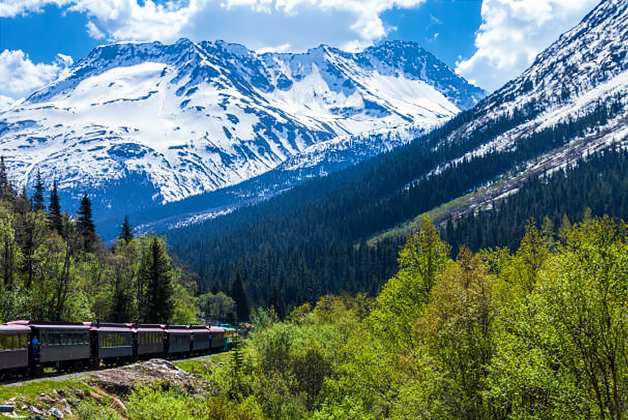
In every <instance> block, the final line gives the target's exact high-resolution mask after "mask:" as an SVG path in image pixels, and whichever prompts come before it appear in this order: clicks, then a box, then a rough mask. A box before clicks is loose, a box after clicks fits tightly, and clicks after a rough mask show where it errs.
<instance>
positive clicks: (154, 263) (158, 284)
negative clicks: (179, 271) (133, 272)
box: [138, 236, 174, 323]
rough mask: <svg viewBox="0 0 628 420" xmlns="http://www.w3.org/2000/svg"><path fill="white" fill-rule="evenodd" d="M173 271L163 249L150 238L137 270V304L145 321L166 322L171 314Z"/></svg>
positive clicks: (172, 306)
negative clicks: (138, 303)
mask: <svg viewBox="0 0 628 420" xmlns="http://www.w3.org/2000/svg"><path fill="white" fill-rule="evenodd" d="M173 283H174V270H173V269H172V264H171V261H170V257H169V256H168V253H167V252H166V246H165V244H164V243H163V241H162V240H161V239H159V238H158V237H157V236H153V237H152V238H150V239H149V242H148V246H147V247H146V248H145V249H144V252H143V253H142V259H141V261H140V267H139V271H138V294H140V296H139V299H138V301H139V302H140V305H139V308H138V309H139V312H140V316H141V317H143V319H142V320H143V321H144V322H148V323H157V322H159V323H165V322H168V321H170V319H171V318H172V315H173V314H174V299H173V298H174V284H173Z"/></svg>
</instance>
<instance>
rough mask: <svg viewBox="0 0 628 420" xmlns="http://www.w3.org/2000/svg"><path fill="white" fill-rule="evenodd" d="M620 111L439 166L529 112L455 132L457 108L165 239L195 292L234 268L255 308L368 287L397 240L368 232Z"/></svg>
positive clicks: (381, 273) (382, 272)
mask: <svg viewBox="0 0 628 420" xmlns="http://www.w3.org/2000/svg"><path fill="white" fill-rule="evenodd" d="M623 110H624V106H623V104H622V101H621V98H619V97H611V98H609V99H608V100H607V101H604V102H600V103H598V104H597V105H596V106H594V107H593V108H592V109H591V111H590V112H589V113H588V114H586V115H581V116H578V117H574V118H572V119H570V120H568V121H566V122H564V123H560V124H556V125H555V126H553V127H548V128H546V129H544V130H542V131H539V132H533V133H531V134H530V135H528V136H527V137H524V138H521V139H520V140H518V141H517V142H516V144H515V147H513V148H511V149H508V150H505V151H495V152H490V153H486V154H485V155H483V156H479V157H476V158H473V159H463V160H462V161H460V162H458V163H456V164H453V165H450V166H443V165H444V164H445V163H446V162H450V161H451V160H452V159H455V158H459V157H461V156H463V155H464V154H465V153H466V152H468V151H470V150H473V149H474V148H476V147H477V146H478V145H480V144H484V143H486V142H488V141H490V140H491V139H493V138H495V137H496V136H498V135H499V134H502V133H504V132H505V131H507V130H509V129H511V128H513V127H516V126H518V125H520V124H521V123H523V122H525V121H527V120H528V118H529V117H530V115H535V113H537V112H538V110H537V109H536V108H535V107H534V105H533V104H529V105H527V106H526V107H525V108H523V109H519V110H515V111H514V112H513V113H512V114H508V115H504V116H502V117H500V118H498V119H495V120H492V121H491V122H489V123H487V124H485V125H483V126H482V127H479V128H478V129H477V130H475V131H473V132H471V133H466V134H465V137H464V138H458V137H456V136H459V131H457V130H459V129H461V128H463V127H465V126H466V125H467V124H469V123H470V122H471V121H472V120H473V118H474V117H478V116H477V115H475V114H474V112H465V113H462V114H461V115H459V116H458V117H456V118H455V119H454V120H452V121H450V122H449V123H447V124H446V125H445V126H444V127H442V128H441V129H438V130H436V131H434V132H432V133H430V134H428V135H426V136H424V137H423V138H421V139H417V140H415V141H414V142H412V143H411V144H409V145H407V146H404V147H402V148H399V149H397V150H395V151H392V152H391V153H388V154H385V155H383V156H380V157H377V158H375V159H372V160H370V161H367V162H364V163H362V164H359V165H357V166H356V167H353V168H350V169H347V170H345V171H341V172H340V173H336V174H331V175H330V176H328V177H326V178H323V179H320V180H315V181H312V182H308V183H306V184H304V185H301V186H299V187H297V188H295V189H294V190H292V191H289V192H287V193H285V194H283V195H282V196H280V197H277V198H275V199H272V200H269V201H268V202H265V203H262V204H260V205H257V206H253V207H249V208H245V209H241V210H239V211H237V212H234V213H233V214H230V215H228V216H225V217H221V218H219V219H216V220H212V221H208V222H206V223H203V224H201V225H194V226H189V227H186V228H183V229H179V230H175V231H171V232H169V233H168V237H169V242H170V244H171V245H172V247H173V250H174V252H175V253H176V254H177V255H179V256H182V257H184V258H185V259H186V260H187V261H189V262H190V264H191V265H192V267H193V268H194V270H195V271H196V272H198V273H199V276H200V287H201V288H202V289H204V290H205V289H206V290H211V289H218V290H228V282H229V281H230V279H233V277H234V275H235V272H236V270H238V269H240V271H241V274H242V277H243V281H244V284H245V286H246V288H247V290H248V291H249V293H250V295H251V298H252V299H253V301H254V302H255V303H256V304H259V305H268V304H270V303H273V302H279V305H280V306H281V307H282V308H283V307H286V308H290V307H293V306H295V305H298V304H300V303H302V302H304V301H309V302H314V301H315V300H316V298H317V297H318V296H320V295H322V294H324V293H327V292H333V293H338V292H340V291H349V292H355V291H358V290H364V291H367V292H371V293H374V292H376V291H377V290H378V289H379V288H380V287H381V285H382V284H383V283H384V282H385V281H386V279H387V278H389V277H390V275H391V274H392V273H393V272H395V270H396V269H397V264H396V257H395V256H396V252H397V249H398V247H399V245H400V243H399V242H398V241H396V240H394V239H392V240H387V241H383V242H380V243H379V244H378V245H377V247H376V248H375V249H373V248H369V247H368V246H366V242H365V241H366V240H367V239H368V238H370V237H371V236H373V235H375V234H377V233H379V232H381V231H384V230H387V229H390V228H392V227H394V226H396V225H398V224H400V223H402V222H404V221H406V220H408V219H411V218H413V217H415V216H416V215H417V214H421V213H423V212H426V211H428V210H430V209H432V208H434V207H436V206H438V205H440V204H443V203H446V202H448V201H450V200H452V199H455V198H457V197H459V196H461V195H463V194H465V193H467V192H469V191H471V190H473V188H476V187H477V186H479V185H482V184H484V183H486V182H490V181H493V180H495V179H496V178H497V177H499V176H501V175H502V174H505V173H508V172H510V171H513V172H514V171H518V170H520V169H521V168H522V167H523V165H524V164H525V163H526V162H527V161H529V160H530V159H533V158H535V157H537V156H538V155H539V154H542V153H545V152H548V151H550V150H553V149H556V148H559V147H562V146H564V145H566V144H567V143H569V142H570V141H571V140H573V139H574V138H577V137H581V136H583V135H585V134H587V133H590V132H591V131H592V130H595V127H598V126H600V125H604V124H606V123H607V122H608V121H609V120H610V119H612V118H615V117H616V116H617V115H620V114H621V113H622V112H623ZM461 132H464V129H463V130H461ZM439 167H440V168H441V170H440V171H439V172H437V173H436V174H433V175H429V174H430V173H431V172H432V171H433V170H435V169H437V168H439ZM519 237H520V235H519ZM283 311H284V310H283V309H281V310H280V312H283Z"/></svg>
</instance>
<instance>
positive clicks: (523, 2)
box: [456, 0, 599, 91]
mask: <svg viewBox="0 0 628 420" xmlns="http://www.w3.org/2000/svg"><path fill="white" fill-rule="evenodd" d="M598 2H599V0H484V2H483V3H482V26H480V29H479V30H478V32H477V35H476V38H475V46H476V47H477V48H478V51H477V52H476V53H475V55H473V57H471V58H470V59H468V60H464V61H461V62H458V63H457V67H456V72H458V73H459V74H460V75H461V76H463V77H465V78H466V79H468V80H469V81H471V82H472V83H475V84H477V85H479V86H481V87H483V88H484V89H487V90H489V91H494V90H497V89H499V88H500V87H501V86H502V85H504V84H505V83H506V82H508V81H509V80H511V79H513V78H515V77H517V76H519V75H520V74H521V73H522V72H523V71H524V70H525V69H526V68H527V67H529V66H530V65H531V64H532V62H533V61H534V59H535V58H536V56H537V55H538V54H539V53H540V52H542V51H543V50H544V49H545V48H547V47H549V46H550V45H551V44H552V43H553V42H554V41H556V40H557V39H558V37H559V36H560V35H561V34H562V33H564V32H566V31H568V30H569V29H571V28H573V27H574V26H576V25H577V24H578V23H579V22H580V21H581V20H582V18H583V17H584V16H585V15H586V14H587V13H588V12H589V11H590V10H591V9H593V7H595V6H596V5H597V3H598Z"/></svg>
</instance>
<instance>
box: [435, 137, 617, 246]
mask: <svg viewBox="0 0 628 420" xmlns="http://www.w3.org/2000/svg"><path fill="white" fill-rule="evenodd" d="M626 174H628V151H626V150H621V149H618V150H608V151H606V152H604V153H601V154H596V155H594V156H590V157H588V158H587V159H586V160H585V161H582V162H580V163H579V164H578V165H577V166H575V167H573V168H565V169H561V170H559V171H557V172H555V173H553V174H551V175H547V176H542V177H534V178H532V179H530V180H528V182H526V184H525V185H524V186H523V187H522V188H521V189H520V190H519V191H518V192H517V193H516V194H513V195H511V196H509V197H508V198H506V199H503V200H500V201H498V202H495V203H493V205H492V206H491V208H490V209H485V210H483V211H479V212H477V213H475V212H469V213H467V215H466V216H464V217H462V218H460V219H459V220H456V221H455V223H454V222H453V220H451V219H449V220H448V221H447V224H446V226H445V228H444V229H443V230H442V232H441V233H442V236H443V239H444V240H446V241H447V242H448V243H450V244H451V245H452V246H453V249H454V254H455V253H456V250H457V249H459V248H460V247H461V246H466V247H468V248H470V249H472V250H479V249H482V248H488V247H494V246H502V247H503V246H507V247H509V248H510V249H515V248H516V247H517V244H518V243H519V241H520V240H521V238H522V237H523V235H524V232H525V225H526V224H527V223H528V222H529V221H530V220H531V219H532V220H535V221H536V223H537V225H539V226H540V227H542V228H543V230H544V231H545V232H547V233H552V232H558V231H560V230H562V229H565V228H569V227H570V226H571V224H572V223H573V222H574V221H579V220H583V219H589V218H591V217H592V216H594V215H598V216H600V215H604V214H607V215H613V216H615V217H619V218H623V219H626V218H628V194H626V192H627V191H628V178H627V177H626Z"/></svg>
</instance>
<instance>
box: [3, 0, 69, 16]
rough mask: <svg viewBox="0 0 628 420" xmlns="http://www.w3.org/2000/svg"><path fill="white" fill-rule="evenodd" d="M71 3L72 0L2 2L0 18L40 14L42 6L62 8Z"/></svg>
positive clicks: (5, 0) (7, 0) (17, 0)
mask: <svg viewBox="0 0 628 420" xmlns="http://www.w3.org/2000/svg"><path fill="white" fill-rule="evenodd" d="M71 3H73V1H72V0H2V2H0V18H6V17H13V16H18V15H23V14H26V13H28V12H35V13H41V12H42V11H43V7H44V6H47V5H50V4H52V5H56V6H58V7H62V6H66V5H68V4H71Z"/></svg>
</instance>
